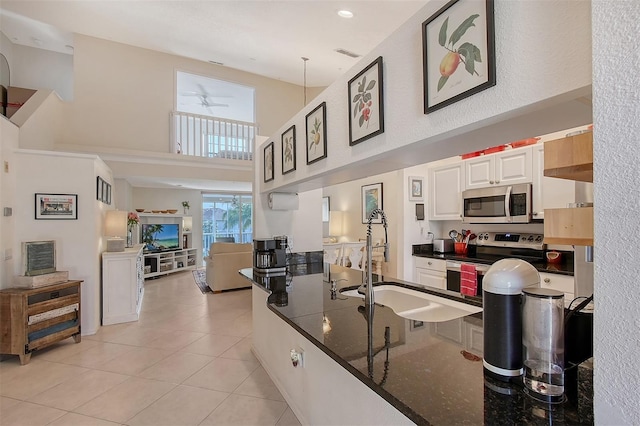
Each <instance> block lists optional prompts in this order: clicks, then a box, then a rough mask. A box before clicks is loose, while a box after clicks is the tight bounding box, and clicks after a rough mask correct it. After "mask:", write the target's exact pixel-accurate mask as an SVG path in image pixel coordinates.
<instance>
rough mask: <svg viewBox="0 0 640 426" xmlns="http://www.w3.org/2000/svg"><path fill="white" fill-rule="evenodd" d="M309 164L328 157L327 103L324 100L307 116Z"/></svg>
mask: <svg viewBox="0 0 640 426" xmlns="http://www.w3.org/2000/svg"><path fill="white" fill-rule="evenodd" d="M306 129H307V146H306V148H307V164H311V163H315V162H316V161H319V160H322V159H323V158H327V104H326V102H322V103H321V104H320V105H318V106H317V107H315V108H314V109H313V111H311V112H310V113H309V114H307V116H306Z"/></svg>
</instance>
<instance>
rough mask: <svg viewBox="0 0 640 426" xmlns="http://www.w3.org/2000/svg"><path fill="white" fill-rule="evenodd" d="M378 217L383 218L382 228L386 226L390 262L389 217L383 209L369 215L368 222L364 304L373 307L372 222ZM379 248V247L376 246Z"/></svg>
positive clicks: (386, 249) (385, 249)
mask: <svg viewBox="0 0 640 426" xmlns="http://www.w3.org/2000/svg"><path fill="white" fill-rule="evenodd" d="M377 216H380V217H382V226H384V245H383V247H384V261H385V262H388V261H389V243H388V237H387V215H386V214H384V211H382V209H375V210H373V211H372V212H371V214H370V215H369V219H368V221H367V274H366V275H365V282H364V285H365V286H366V289H365V290H366V292H365V295H364V303H365V305H373V304H374V303H375V301H374V295H373V276H372V275H373V274H372V272H371V271H372V269H371V259H372V257H373V256H372V252H373V244H372V242H371V221H372V220H373V219H375V218H376V217H377ZM376 247H379V246H376Z"/></svg>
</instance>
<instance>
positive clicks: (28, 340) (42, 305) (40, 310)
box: [0, 280, 82, 365]
mask: <svg viewBox="0 0 640 426" xmlns="http://www.w3.org/2000/svg"><path fill="white" fill-rule="evenodd" d="M81 283H82V281H79V280H73V281H65V282H62V283H58V284H51V285H47V286H43V287H38V288H8V289H5V290H1V291H0V353H2V354H12V355H18V356H19V357H20V364H23V365H24V364H27V363H28V362H29V360H30V359H31V353H32V352H33V351H34V350H36V349H40V348H44V347H46V346H49V345H51V344H53V343H56V342H59V341H60V340H63V339H66V338H69V337H73V339H74V340H75V341H76V343H79V342H80V339H81V338H80V303H81V297H80V284H81Z"/></svg>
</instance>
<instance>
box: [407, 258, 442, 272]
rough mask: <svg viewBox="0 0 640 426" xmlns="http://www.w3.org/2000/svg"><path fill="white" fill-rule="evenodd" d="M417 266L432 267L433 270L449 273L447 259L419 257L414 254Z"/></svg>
mask: <svg viewBox="0 0 640 426" xmlns="http://www.w3.org/2000/svg"><path fill="white" fill-rule="evenodd" d="M414 259H415V262H416V263H415V267H416V268H424V269H431V270H433V271H440V272H442V273H443V274H444V275H446V274H447V261H446V260H444V259H433V258H430V257H418V256H414Z"/></svg>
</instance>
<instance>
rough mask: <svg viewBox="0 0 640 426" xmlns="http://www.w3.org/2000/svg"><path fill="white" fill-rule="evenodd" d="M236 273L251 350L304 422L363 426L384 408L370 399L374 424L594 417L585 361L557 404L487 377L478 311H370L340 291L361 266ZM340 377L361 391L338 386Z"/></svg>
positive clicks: (355, 280) (581, 420)
mask: <svg viewBox="0 0 640 426" xmlns="http://www.w3.org/2000/svg"><path fill="white" fill-rule="evenodd" d="M241 275H243V276H244V277H245V278H246V279H248V280H250V281H251V282H252V283H253V290H252V291H253V310H254V332H253V349H254V352H255V353H256V356H257V357H258V359H259V360H260V361H261V363H262V364H263V366H264V368H265V370H267V372H268V373H269V375H270V376H271V378H272V379H273V381H274V383H276V385H277V386H278V388H279V390H280V391H281V393H282V394H283V396H284V397H285V399H287V402H288V403H289V405H290V406H291V407H292V409H293V410H294V412H295V413H296V415H297V416H298V418H299V419H300V420H301V421H302V422H303V423H310V424H317V423H318V422H323V423H329V422H333V423H336V422H337V423H340V422H345V421H346V422H353V421H356V420H354V419H359V420H360V421H358V423H363V422H364V423H366V422H367V420H366V419H367V413H369V412H375V411H376V410H379V409H380V408H379V406H380V405H383V404H379V403H376V402H375V398H381V401H382V402H383V403H384V405H385V406H386V407H385V408H384V409H388V411H384V410H383V411H381V412H380V413H378V414H376V417H375V418H376V419H377V420H376V421H375V423H378V424H384V423H387V424H388V423H394V424H395V423H404V424H411V423H414V424H503V423H510V424H513V423H535V424H542V423H544V424H548V423H550V422H558V421H560V422H563V423H566V424H592V423H593V406H592V390H590V386H591V381H590V380H591V379H590V377H589V374H588V373H589V370H588V369H587V368H586V367H585V366H582V365H581V366H580V368H579V369H578V372H579V377H578V379H577V380H576V381H574V382H572V383H567V385H566V390H565V393H566V395H567V398H566V401H565V402H564V403H562V404H556V405H550V404H542V403H540V402H537V401H535V400H533V399H532V398H530V397H529V396H527V395H526V394H525V393H524V392H523V390H522V386H521V385H518V384H509V383H503V382H500V381H497V380H493V379H491V378H488V377H485V376H484V374H483V366H482V341H483V334H482V313H481V312H480V313H474V314H469V315H464V316H462V317H460V318H455V319H452V320H448V321H439V322H435V321H434V322H429V321H416V320H410V319H407V318H404V317H402V316H399V315H397V314H396V313H395V312H394V311H393V310H392V309H391V308H390V307H388V306H383V305H380V304H376V305H375V306H373V307H372V309H367V308H366V307H365V305H364V302H363V300H362V299H361V298H360V297H357V296H347V295H346V294H345V291H347V290H354V289H357V287H358V286H359V285H360V284H361V283H362V282H363V273H362V271H356V270H353V269H349V268H345V267H340V266H336V265H328V264H320V263H318V264H306V265H296V266H295V267H290V268H289V271H288V273H287V275H283V276H275V277H265V276H262V275H259V274H256V273H254V271H253V269H250V268H249V269H243V270H241ZM378 281H384V282H385V283H390V284H391V285H394V286H398V287H403V288H407V289H413V290H417V291H420V292H424V293H425V294H429V295H435V296H438V297H443V298H445V299H449V300H452V301H456V302H462V303H465V304H471V305H473V306H475V307H478V306H480V307H481V302H479V301H478V300H476V299H471V300H468V299H464V298H461V297H460V294H459V293H454V292H450V291H447V290H440V289H435V288H419V287H415V286H413V285H411V283H408V282H403V281H399V280H395V279H389V278H387V279H386V280H385V278H384V277H376V276H375V275H374V282H378ZM285 335H286V336H285ZM294 358H295V359H296V360H297V361H299V363H298V364H297V366H295V367H294V365H293V364H294V363H293V362H292V360H293V359H294ZM321 358H322V359H321ZM585 364H586V363H585ZM345 376H349V377H350V379H351V380H353V381H354V382H357V383H359V386H360V388H358V387H357V386H355V385H354V384H353V383H349V384H344V382H343V381H342V380H343V378H344V377H345ZM315 380H318V381H317V382H316V381H315ZM345 380H346V379H345ZM323 381H324V382H323ZM303 383H304V384H305V386H303ZM324 383H328V384H324ZM354 386H355V387H354ZM310 389H318V390H317V391H311V390H310ZM354 389H356V390H354ZM578 389H580V390H578ZM314 392H315V393H314ZM304 393H309V394H308V395H305V394H304ZM369 393H370V394H371V398H369V399H367V398H368V397H367V398H365V396H366V395H367V394H369ZM363 395H364V396H363ZM324 398H327V400H326V401H328V402H326V403H324V401H325V400H324ZM351 400H353V401H359V402H357V403H356V402H350V401H351ZM310 401H311V402H312V403H311V402H310ZM331 401H333V403H332V402H331ZM335 401H342V403H336V402H335Z"/></svg>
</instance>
